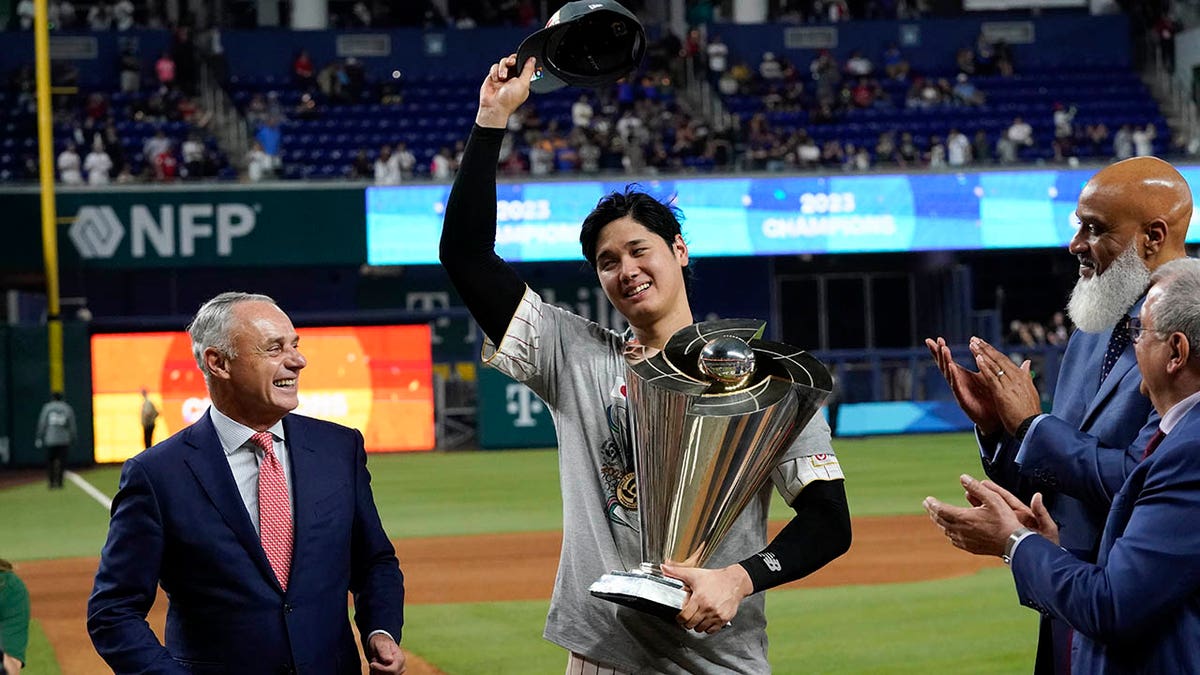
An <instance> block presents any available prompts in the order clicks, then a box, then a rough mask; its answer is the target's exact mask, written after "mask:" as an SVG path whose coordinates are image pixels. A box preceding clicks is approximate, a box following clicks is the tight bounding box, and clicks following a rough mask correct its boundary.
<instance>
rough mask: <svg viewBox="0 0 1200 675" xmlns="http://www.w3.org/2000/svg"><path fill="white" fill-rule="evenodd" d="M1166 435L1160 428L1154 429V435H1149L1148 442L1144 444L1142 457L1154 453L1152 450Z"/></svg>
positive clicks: (1144, 457)
mask: <svg viewBox="0 0 1200 675" xmlns="http://www.w3.org/2000/svg"><path fill="white" fill-rule="evenodd" d="M1166 437H1167V435H1166V434H1164V433H1163V430H1162V429H1155V430H1154V435H1153V436H1151V437H1150V442H1149V443H1147V444H1146V450H1145V451H1144V452H1143V453H1142V459H1146V458H1147V457H1149V456H1150V455H1152V454H1154V450H1155V449H1156V448H1158V444H1159V443H1162V441H1163V439H1164V438H1166Z"/></svg>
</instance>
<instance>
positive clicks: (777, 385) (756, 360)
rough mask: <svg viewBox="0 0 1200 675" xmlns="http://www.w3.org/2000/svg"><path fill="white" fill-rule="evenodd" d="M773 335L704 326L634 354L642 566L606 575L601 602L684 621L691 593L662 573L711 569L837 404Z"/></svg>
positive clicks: (800, 357) (807, 365) (723, 324)
mask: <svg viewBox="0 0 1200 675" xmlns="http://www.w3.org/2000/svg"><path fill="white" fill-rule="evenodd" d="M765 327H766V325H765V324H764V323H763V322H761V321H753V320H746V319H723V320H717V321H706V322H703V323H697V324H693V325H691V326H688V327H687V328H684V329H683V330H680V331H679V332H677V333H675V334H674V335H673V336H671V339H670V340H669V341H668V342H667V346H666V348H665V349H663V350H662V351H658V352H655V351H654V350H645V351H642V350H630V352H629V353H627V354H626V368H625V371H626V378H625V379H626V383H627V388H628V389H627V391H628V393H627V397H628V410H629V428H630V435H631V440H632V443H633V456H634V471H635V473H636V475H637V491H638V520H639V522H640V524H641V544H642V563H641V564H640V565H639V567H637V568H635V569H631V570H625V571H621V570H617V571H613V572H611V573H609V574H605V575H604V576H602V577H601V578H600V579H599V580H598V581H596V582H595V583H593V584H592V585H591V588H590V589H589V590H590V591H591V593H592V595H594V596H596V597H599V598H604V599H605V600H609V601H612V602H616V603H619V604H622V605H626V606H629V607H633V608H635V609H638V610H641V611H643V612H647V613H650V614H654V615H656V616H660V617H663V618H666V619H672V618H674V617H675V615H677V614H678V613H679V611H680V610H681V609H682V608H683V603H684V600H685V599H686V598H687V591H685V590H684V588H683V582H681V581H679V580H677V579H672V578H670V577H666V576H664V575H663V573H662V570H661V568H660V565H661V564H662V563H663V562H669V563H673V564H676V565H684V566H688V567H703V566H704V564H705V562H706V561H707V560H708V559H709V557H710V556H711V555H712V553H713V551H715V550H716V549H717V546H718V545H719V544H720V543H721V540H722V539H723V538H724V537H725V535H726V534H727V533H728V532H729V529H730V528H731V527H732V526H733V523H734V521H735V520H737V517H738V515H740V514H741V513H742V510H743V509H745V508H746V505H747V504H749V503H750V500H751V499H753V498H754V496H755V494H757V493H758V491H759V490H760V489H762V487H763V486H764V485H765V484H766V482H767V480H768V479H769V478H770V475H771V472H772V471H773V470H774V469H775V467H776V465H777V464H778V463H779V460H780V458H782V457H783V455H784V454H785V453H786V452H787V449H788V447H789V446H790V445H791V444H792V442H793V441H794V440H795V439H796V437H797V436H798V435H799V434H800V432H801V431H802V430H803V429H804V426H805V425H806V424H808V421H809V420H810V419H812V416H813V415H814V414H815V413H816V412H817V410H818V409H819V408H820V407H821V404H822V403H823V402H824V400H825V397H826V396H828V395H829V392H830V391H831V390H832V388H833V380H832V378H831V377H830V375H829V371H828V370H826V369H825V366H824V365H822V364H821V362H820V361H818V360H817V359H816V358H814V357H813V356H811V355H810V354H808V353H807V352H804V351H801V350H799V349H796V348H794V347H789V346H787V345H783V344H779V343H777V342H769V341H766V340H762V339H761V335H762V332H763V329H764V328H765ZM750 553H752V551H747V553H746V554H747V555H749V554H750Z"/></svg>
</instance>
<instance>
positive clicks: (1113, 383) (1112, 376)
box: [1080, 296, 1145, 429]
mask: <svg viewBox="0 0 1200 675" xmlns="http://www.w3.org/2000/svg"><path fill="white" fill-rule="evenodd" d="M1144 300H1145V296H1142V298H1141V299H1139V300H1138V301H1137V302H1135V303H1134V304H1133V307H1131V308H1129V316H1137V315H1138V314H1140V313H1141V311H1142V302H1143V301H1144ZM1112 333H1113V329H1112V328H1109V329H1108V330H1106V331H1104V335H1103V339H1101V340H1100V341H1099V342H1098V343H1097V344H1096V347H1097V349H1098V351H1097V352H1095V353H1093V356H1092V358H1091V359H1089V360H1088V364H1089V365H1091V366H1094V368H1095V370H1092V371H1090V372H1089V375H1090V376H1092V377H1095V378H1096V379H1097V380H1099V379H1100V368H1101V367H1102V366H1103V364H1104V352H1105V351H1107V350H1108V341H1109V340H1110V339H1112ZM1136 365H1137V356H1136V355H1135V354H1134V352H1133V342H1132V341H1131V342H1130V343H1129V344H1127V345H1125V351H1123V352H1121V357H1120V358H1119V359H1117V362H1116V363H1115V364H1113V368H1112V370H1110V371H1108V377H1106V378H1104V381H1103V382H1101V383H1100V388H1099V390H1097V391H1096V395H1095V396H1093V397H1092V402H1091V404H1090V405H1088V410H1087V414H1085V415H1084V416H1083V423H1082V424H1081V425H1080V428H1084V429H1086V428H1087V426H1088V425H1089V424H1091V423H1092V416H1093V415H1095V414H1096V411H1097V410H1099V409H1100V407H1101V404H1102V403H1104V401H1105V400H1107V399H1108V397H1109V396H1112V394H1113V392H1114V391H1116V389H1117V385H1119V384H1120V383H1121V380H1122V379H1124V377H1125V375H1126V374H1127V373H1129V371H1130V370H1131V369H1132V368H1134V367H1135V366H1136Z"/></svg>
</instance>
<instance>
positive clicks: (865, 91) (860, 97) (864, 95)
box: [850, 77, 875, 108]
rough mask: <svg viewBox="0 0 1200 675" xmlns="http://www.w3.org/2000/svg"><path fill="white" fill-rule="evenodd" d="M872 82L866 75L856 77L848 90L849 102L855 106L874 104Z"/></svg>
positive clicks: (862, 106)
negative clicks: (855, 80)
mask: <svg viewBox="0 0 1200 675" xmlns="http://www.w3.org/2000/svg"><path fill="white" fill-rule="evenodd" d="M873 84H874V82H873V81H872V80H870V79H868V78H866V77H860V78H858V81H857V82H856V83H855V84H854V87H853V88H852V89H851V90H850V102H851V103H852V104H854V107H855V108H871V107H874V105H875V87H874V86H873Z"/></svg>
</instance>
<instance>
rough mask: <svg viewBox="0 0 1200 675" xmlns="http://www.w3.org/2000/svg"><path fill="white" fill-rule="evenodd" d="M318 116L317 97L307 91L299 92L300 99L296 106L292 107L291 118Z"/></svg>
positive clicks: (313, 117) (301, 118)
mask: <svg viewBox="0 0 1200 675" xmlns="http://www.w3.org/2000/svg"><path fill="white" fill-rule="evenodd" d="M320 116H321V110H320V108H318V107H317V99H315V98H313V95H312V94H310V93H308V92H304V93H303V94H301V95H300V100H299V101H297V102H296V107H295V108H293V109H292V115H291V117H292V119H298V120H315V119H317V118H318V117H320Z"/></svg>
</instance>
